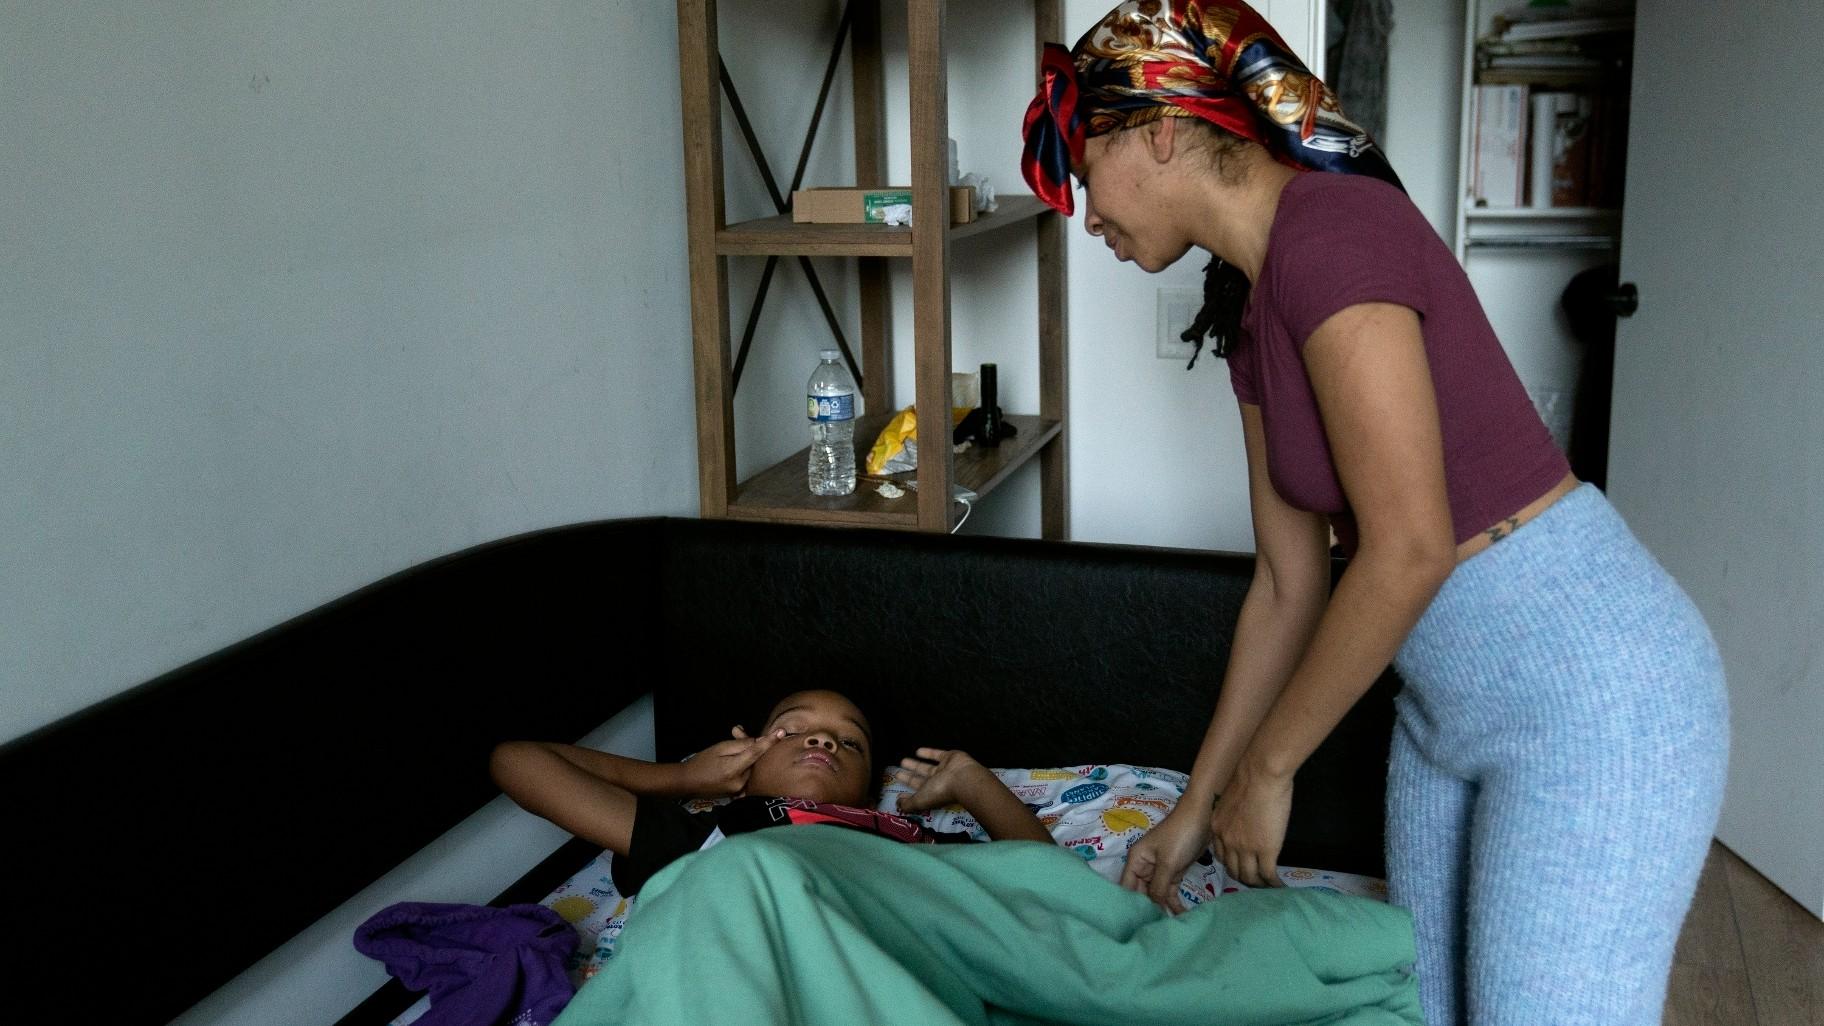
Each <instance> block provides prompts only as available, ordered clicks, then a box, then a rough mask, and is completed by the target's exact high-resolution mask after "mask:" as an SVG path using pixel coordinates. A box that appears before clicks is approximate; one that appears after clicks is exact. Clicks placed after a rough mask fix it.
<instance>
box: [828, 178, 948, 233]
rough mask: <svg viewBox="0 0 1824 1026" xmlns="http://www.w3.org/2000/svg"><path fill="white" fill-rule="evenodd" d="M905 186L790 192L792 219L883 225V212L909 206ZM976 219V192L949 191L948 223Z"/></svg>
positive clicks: (908, 195)
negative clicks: (902, 205) (904, 204)
mask: <svg viewBox="0 0 1824 1026" xmlns="http://www.w3.org/2000/svg"><path fill="white" fill-rule="evenodd" d="M911 202H912V190H911V189H910V188H908V187H900V186H887V187H885V188H875V189H851V188H823V189H799V190H798V191H797V192H794V193H792V220H793V221H795V222H797V223H798V224H884V223H885V222H886V209H887V207H889V206H892V205H894V204H898V203H911ZM914 216H916V214H914ZM973 220H975V189H973V188H972V187H970V186H967V185H958V186H954V187H952V188H951V190H950V223H951V224H968V223H969V222H971V221H973Z"/></svg>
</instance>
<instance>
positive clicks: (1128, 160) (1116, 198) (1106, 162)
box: [1072, 119, 1191, 273]
mask: <svg viewBox="0 0 1824 1026" xmlns="http://www.w3.org/2000/svg"><path fill="white" fill-rule="evenodd" d="M1168 120H1169V119H1168ZM1160 129H1163V130H1165V131H1168V132H1169V131H1170V127H1167V126H1164V125H1160V124H1158V123H1155V124H1154V125H1149V126H1145V127H1142V128H1137V129H1127V130H1125V131H1120V132H1110V133H1108V134H1106V135H1099V136H1096V137H1095V138H1093V139H1090V140H1089V141H1087V142H1086V143H1084V146H1083V163H1081V164H1080V165H1078V166H1077V167H1075V168H1073V169H1072V170H1073V171H1074V173H1075V174H1076V176H1077V180H1078V181H1079V182H1080V183H1081V184H1082V186H1083V228H1084V230H1085V231H1087V232H1089V234H1091V235H1094V236H1096V237H1097V238H1099V239H1101V240H1102V241H1103V242H1105V243H1107V244H1108V248H1109V249H1111V250H1113V251H1114V253H1115V258H1116V259H1117V260H1123V261H1130V260H1131V261H1133V262H1134V263H1135V264H1138V265H1139V266H1140V269H1141V270H1143V271H1147V272H1149V273H1157V272H1159V271H1163V270H1165V269H1166V268H1167V267H1170V266H1171V265H1172V264H1174V263H1176V262H1177V261H1178V258H1179V257H1181V256H1183V255H1184V254H1185V253H1186V251H1188V250H1189V249H1190V248H1191V240H1190V238H1189V237H1188V236H1187V235H1186V234H1185V232H1184V231H1183V229H1182V228H1181V227H1180V224H1181V221H1180V219H1179V218H1178V217H1177V216H1176V212H1175V207H1174V206H1173V205H1172V204H1170V203H1168V202H1167V200H1166V193H1165V188H1164V186H1165V185H1166V184H1167V183H1168V181H1169V178H1168V175H1169V174H1170V173H1172V171H1173V170H1174V167H1173V165H1174V164H1175V163H1176V162H1175V161H1170V160H1168V161H1161V160H1159V159H1157V147H1156V144H1155V140H1154V136H1155V133H1156V131H1158V130H1160ZM1174 134H1175V133H1174ZM1167 145H1168V146H1169V145H1170V143H1169V142H1168V143H1167ZM1167 152H1168V153H1169V152H1170V151H1169V150H1168V151H1167Z"/></svg>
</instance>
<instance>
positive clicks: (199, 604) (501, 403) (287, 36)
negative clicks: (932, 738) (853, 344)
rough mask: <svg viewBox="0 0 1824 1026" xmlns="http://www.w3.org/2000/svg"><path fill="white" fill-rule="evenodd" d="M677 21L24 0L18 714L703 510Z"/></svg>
mask: <svg viewBox="0 0 1824 1026" xmlns="http://www.w3.org/2000/svg"><path fill="white" fill-rule="evenodd" d="M675 37H676V26H675V16H674V13H673V10H672V8H671V6H670V5H666V4H649V3H637V4H635V3H607V4H570V3H558V2H555V0H541V2H528V3H520V4H494V3H484V2H478V0H460V2H440V3H431V2H426V0H406V2H397V3H389V4H380V5H375V4H369V3H359V2H354V0H325V2H321V3H313V4H302V5H300V4H285V3H277V2H272V0H249V2H245V3H239V4H230V5H222V4H207V3H201V2H176V0H171V2H165V3H159V4H137V5H135V4H97V3H58V4H6V5H4V6H0V76H3V78H0V138H4V139H5V140H6V144H5V147H4V149H3V150H0V154H3V155H0V168H3V169H4V170H3V173H0V236H3V237H4V238H5V239H6V245H5V246H4V247H0V333H4V334H3V336H0V342H3V344H0V437H3V438H4V439H5V444H4V447H3V448H0V625H4V627H0V683H3V685H4V686H0V739H4V738H7V737H12V736H15V735H17V734H20V733H22V732H24V731H26V730H28V729H30V728H32V727H35V726H38V725H40V724H43V723H45V722H47V721H49V720H51V719H54V718H56V717H58V716H60V715H63V714H65V713H69V712H72V711H74V710H76V709H78V708H80V707H82V706H85V705H88V704H90V703H92V702H94V701H96V700H98V699H101V698H104V697H106V696H107V695H109V694H112V693H114V692H117V691H119V690H121V689H123V688H126V687H129V686H131V685H134V684H137V683H139V682H141V681H143V680H146V679H148V678H150V677H152V676H154V675H156V674H158V673H160V672H162V671H164V670H167V669H170V668H172V667H174V666H177V665H180V664H182V663H184V662H187V661H188V660H190V659H193V658H196V657H198V656H201V655H204V654H206V653H208V652H211V651H214V650H216V649H218V648H221V647H222V646H224V645H227V644H229V643H232V642H234V641H237V640H239V639H241V638H244V637H246V636H248V635H250V634H253V633H255V632H257V631H259V630H261V629H262V628H265V627H267V626H270V625H272V624H274V623H276V622H279V621H281V620H283V619H286V618H288V617H290V616H293V615H295V614H298V613H301V612H303V611H305V610H307V609H310V608H312V607H314V606H316V605H318V604H320V603H322V602H324V601H327V600H329V599H331V598H334V597H336V596H338V595H341V594H343V593H345V592H347V591H349V590H351V589H354V588H356V587H359V586H360V585H363V584H366V583H368V582H369V581H372V580H374V579H376V578H378V577H381V576H383V575H385V574H387V573H390V572H392V571H395V570H398V569H400V568H403V567H406V566H409V565H412V564H414V563H418V562H421V561H423V560H425V559H428V558H431V557H434V556H437V555H440V554H443V553H447V552H450V551H453V550H457V549H461V548H464V547H466V546H469V545H472V544H475V543H477V542H481V541H484V540H487V539H491V538H497V537H501V536H503V535H510V534H513V533H516V532H520V531H524V530H528V529H531V528H537V527H541V526H546V525H551V524H558V523H564V522H569V521H577V520H586V519H593V518H598V517H612V516H622V515H629V514H647V513H672V514H689V513H692V512H694V510H695V506H696V497H695V493H696V488H695V480H696V477H695V467H694V463H695V458H694V451H695V450H694V445H693V443H692V441H691V439H692V437H693V431H694V426H693V423H694V422H693V419H692V417H693V414H692V401H691V370H690V355H689V353H690V349H689V330H688V322H687V304H686V293H685V281H684V249H683V245H682V239H683V232H684V221H683V197H682V189H681V186H680V184H679V181H678V177H679V168H680V166H681V157H680V143H679V133H678V128H677V113H676V112H677V106H678V103H677V100H678V96H677V92H678V85H677V70H676V63H675V54H676V49H675ZM807 371H808V366H807Z"/></svg>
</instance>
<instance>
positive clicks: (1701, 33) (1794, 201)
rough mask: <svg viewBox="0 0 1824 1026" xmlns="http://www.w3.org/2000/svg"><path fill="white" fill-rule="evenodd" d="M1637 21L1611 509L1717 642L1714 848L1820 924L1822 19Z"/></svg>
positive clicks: (1806, 8)
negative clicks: (1723, 751) (1725, 763)
mask: <svg viewBox="0 0 1824 1026" xmlns="http://www.w3.org/2000/svg"><path fill="white" fill-rule="evenodd" d="M1637 18H1638V28H1637V35H1636V41H1635V71H1634V88H1633V120H1632V127H1631V130H1630V132H1629V153H1628V185H1627V200H1626V212H1625V214H1624V221H1623V226H1622V250H1621V267H1622V281H1623V282H1632V283H1635V284H1636V285H1637V286H1638V289H1639V301H1640V307H1639V311H1638V312H1637V313H1636V314H1635V315H1634V316H1633V317H1631V318H1627V319H1624V320H1622V321H1621V322H1620V324H1619V326H1618V331H1617V338H1616V364H1615V398H1614V424H1613V435H1612V438H1611V448H1610V454H1609V478H1608V482H1609V495H1610V497H1611V499H1612V500H1613V501H1614V503H1615V505H1616V506H1617V507H1618V508H1620V510H1621V512H1622V513H1623V515H1625V516H1626V517H1627V519H1628V521H1629V523H1630V524H1631V525H1632V526H1633V528H1634V530H1635V532H1636V533H1637V534H1638V535H1639V536H1640V538H1641V540H1642V541H1644V542H1645V543H1646V545H1647V547H1648V548H1650V549H1651V550H1652V551H1653V552H1654V554H1655V555H1657V556H1658V557H1659V559H1660V561H1661V562H1663V563H1664V564H1665V565H1666V566H1667V568H1668V569H1670V570H1671V572H1672V573H1673V575H1674V576H1676V577H1677V578H1678V580H1679V582H1680V583H1682V584H1683V585H1684V587H1685V588H1686V590H1687V591H1689V592H1690V593H1691V595H1692V597H1693V598H1694V599H1695V600H1696V602H1697V604H1698V606H1699V607H1700V608H1701V609H1702V610H1703V612H1704V615H1705V617H1707V618H1708V619H1709V621H1710V626H1711V629H1712V630H1713V631H1714V632H1715V634H1716V637H1717V641H1718V643H1719V644H1720V645H1721V647H1722V652H1723V661H1724V665H1725V667H1726V669H1727V672H1728V676H1729V692H1730V699H1731V704H1732V706H1733V711H1732V720H1733V724H1734V730H1733V735H1734V744H1733V750H1732V752H1731V756H1730V769H1729V790H1728V796H1727V798H1726V800H1725V804H1724V809H1723V820H1722V826H1721V827H1720V828H1719V830H1718V836H1719V838H1720V839H1721V840H1722V842H1723V843H1724V844H1726V845H1728V846H1729V847H1730V848H1731V849H1733V850H1734V851H1735V852H1736V853H1738V854H1740V855H1741V856H1742V857H1743V858H1744V859H1746V860H1747V861H1748V862H1749V863H1750V864H1752V865H1753V866H1754V867H1755V868H1756V869H1758V870H1760V871H1761V872H1762V873H1763V874H1765V875H1766V876H1767V877H1768V878H1769V879H1771V880H1773V881H1774V883H1776V884H1778V885H1779V886H1780V887H1781V888H1783V889H1784V890H1786V891H1787V892H1788V893H1789V894H1791V895H1792V896H1793V897H1795V898H1797V899H1798V900H1799V902H1800V903H1801V904H1803V905H1804V906H1805V907H1806V908H1807V909H1809V910H1811V911H1812V912H1813V913H1814V914H1818V915H1820V916H1824V653H1821V652H1820V651H1819V638H1820V635H1821V634H1824V580H1821V577H1824V541H1821V539H1824V522H1821V521H1820V517H1821V516H1824V433H1821V431H1820V429H1821V428H1824V417H1820V415H1819V413H1818V410H1819V406H1820V404H1824V113H1820V112H1821V111H1824V80H1821V79H1820V78H1819V76H1818V73H1817V66H1816V60H1815V58H1816V50H1815V46H1814V45H1813V42H1812V41H1814V40H1817V39H1819V38H1824V4H1820V3H1817V2H1816V0H1764V2H1758V3H1753V4H1739V3H1716V2H1715V0H1639V5H1638V8H1637Z"/></svg>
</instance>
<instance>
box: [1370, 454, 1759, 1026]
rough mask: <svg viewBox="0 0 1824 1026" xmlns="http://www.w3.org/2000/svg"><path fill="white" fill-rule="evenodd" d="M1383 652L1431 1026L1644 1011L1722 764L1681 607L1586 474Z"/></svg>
mask: <svg viewBox="0 0 1824 1026" xmlns="http://www.w3.org/2000/svg"><path fill="white" fill-rule="evenodd" d="M1394 665H1395V667H1396V668H1397V669H1398V670H1399V672H1400V676H1401V677H1402V678H1403V679H1404V681H1405V684H1406V687H1405V690H1404V691H1403V692H1402V694H1401V695H1400V697H1399V699H1398V700H1397V705H1398V709H1399V715H1398V719H1397V722H1396V725H1395V728H1394V738H1393V754H1392V764H1391V766H1390V767H1389V775H1388V785H1387V855H1388V858H1387V869H1388V884H1389V889H1390V892H1391V896H1392V899H1393V901H1394V902H1395V903H1397V904H1400V905H1403V906H1405V907H1406V908H1408V909H1410V910H1411V911H1412V913H1413V921H1414V930H1415V932H1416V934H1417V941H1418V956H1419V958H1418V970H1419V977H1420V981H1419V982H1420V991H1421V994H1422V1000H1423V1003H1424V1006H1425V1013H1426V1021H1427V1022H1428V1023H1430V1024H1431V1026H1457V1024H1473V1026H1521V1024H1539V1026H1647V1024H1657V1023H1659V1021H1660V1016H1661V1012H1662V1008H1663V1006H1664V1003H1665V994H1666V980H1667V976H1668V974H1669V972H1670V968H1671V962H1672V952H1673V948H1674V946H1675V945H1676V943H1677V940H1678V933H1679V928H1680V925H1681V924H1682V923H1683V921H1684V915H1685V912H1686V910H1687V909H1688V908H1689V906H1690V904H1691V897H1692V894H1693V892H1694V891H1695V889H1696V886H1697V877H1698V874H1699V872H1700V871H1701V870H1702V868H1703V862H1704V856H1705V853H1706V851H1707V850H1708V847H1709V843H1710V838H1711V835H1712V833H1713V832H1714V830H1715V827H1716V821H1717V816H1718V813H1719V811H1720V807H1721V804H1722V793H1723V776H1724V770H1725V767H1726V764H1727V761H1728V748H1729V730H1728V716H1729V711H1728V699H1727V696H1726V694H1725V692H1724V687H1723V670H1722V662H1721V660H1720V658H1719V657H1718V654H1717V650H1716V645H1715V642H1714V641H1713V640H1712V639H1711V636H1710V632H1709V629H1708V628H1707V627H1706V626H1705V624H1704V620H1703V617H1702V616H1701V615H1700V614H1699V613H1698V611H1697V609H1696V607H1695V606H1693V605H1692V604H1691V601H1690V599H1689V598H1687V597H1686V595H1685V593H1684V592H1683V591H1682V590H1681V589H1680V588H1679V586H1678V584H1677V583H1676V582H1674V581H1673V580H1672V578H1671V576H1670V575H1668V574H1667V573H1666V571H1665V570H1664V569H1663V568H1662V567H1661V566H1660V565H1659V563H1658V562H1657V561H1655V560H1654V558H1653V557H1652V555H1651V554H1649V553H1648V552H1647V551H1646V549H1645V548H1643V547H1642V546H1641V544H1640V542H1639V541H1637V540H1636V539H1635V538H1634V535H1633V534H1632V533H1631V532H1630V531H1629V530H1628V527H1627V525H1626V524H1625V523H1624V522H1623V521H1622V519H1621V517H1620V516H1619V515H1618V514H1617V513H1616V512H1615V510H1614V508H1613V507H1612V506H1610V505H1609V502H1608V499H1607V498H1606V497H1605V496H1604V495H1603V494H1602V492H1601V491H1599V490H1597V489H1596V488H1595V487H1593V486H1591V485H1584V486H1582V487H1581V488H1578V489H1577V490H1576V491H1574V492H1572V493H1571V494H1569V495H1566V496H1564V497H1563V498H1562V499H1560V500H1559V501H1558V502H1556V503H1555V504H1553V505H1552V506H1551V507H1550V508H1549V509H1547V510H1546V511H1545V512H1544V513H1542V514H1541V515H1539V516H1538V517H1536V518H1534V519H1533V520H1532V521H1531V522H1529V523H1527V524H1525V525H1523V526H1521V527H1520V529H1519V530H1517V531H1515V532H1514V533H1513V535H1511V536H1510V537H1508V538H1507V539H1505V540H1503V541H1501V542H1498V543H1497V544H1495V545H1493V546H1491V547H1490V548H1489V549H1487V550H1485V551H1484V552H1482V553H1479V554H1478V555H1476V556H1474V557H1472V558H1471V559H1469V560H1467V561H1466V562H1464V563H1463V564H1461V565H1459V566H1458V567H1457V569H1456V571H1455V572H1454V573H1452V574H1451V576H1450V578H1449V580H1448V581H1446V582H1445V585H1444V587H1443V589H1442V590H1441V591H1440V592H1439V593H1438V596H1437V598H1436V599H1434V600H1433V602H1432V604H1431V606H1430V608H1429V609H1427V610H1426V612H1425V615H1424V617H1423V618H1421V619H1420V621H1419V624H1418V626H1417V627H1416V628H1415V629H1414V630H1413V632H1412V634H1411V636H1410V637H1409V638H1408V639H1407V641H1406V643H1405V645H1404V646H1403V647H1402V648H1401V649H1400V652H1399V655H1398V656H1397V657H1396V659H1395V663H1394Z"/></svg>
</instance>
